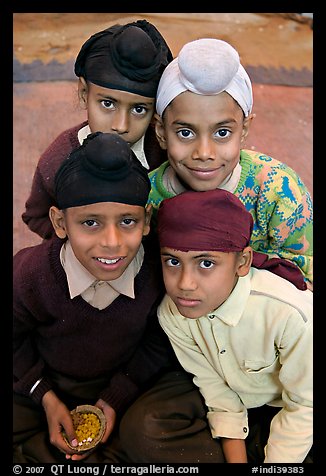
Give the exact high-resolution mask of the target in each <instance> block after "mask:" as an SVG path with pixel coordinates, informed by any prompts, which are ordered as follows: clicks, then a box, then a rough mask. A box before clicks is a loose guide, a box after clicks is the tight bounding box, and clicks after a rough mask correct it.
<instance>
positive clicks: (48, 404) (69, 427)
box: [42, 390, 78, 454]
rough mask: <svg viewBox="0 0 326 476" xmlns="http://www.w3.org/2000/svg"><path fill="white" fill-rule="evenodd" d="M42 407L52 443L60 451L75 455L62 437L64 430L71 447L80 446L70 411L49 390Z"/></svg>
mask: <svg viewBox="0 0 326 476" xmlns="http://www.w3.org/2000/svg"><path fill="white" fill-rule="evenodd" d="M42 405H43V408H44V410H45V413H46V418H47V421H48V427H49V436H50V442H51V443H52V445H54V446H56V447H57V448H58V449H59V450H60V451H62V452H64V453H67V452H69V453H71V454H73V450H71V449H70V448H69V447H68V445H67V444H66V442H65V441H64V439H63V436H62V430H64V431H65V433H66V435H67V438H68V440H69V442H70V444H71V446H77V445H78V441H77V438H76V433H75V430H74V426H73V423H72V418H71V415H70V411H69V410H68V408H67V407H66V405H65V404H64V403H63V402H62V401H61V400H60V399H59V398H58V397H57V396H56V394H55V393H54V392H53V390H49V391H48V392H47V393H46V394H45V395H44V396H43V399H42Z"/></svg>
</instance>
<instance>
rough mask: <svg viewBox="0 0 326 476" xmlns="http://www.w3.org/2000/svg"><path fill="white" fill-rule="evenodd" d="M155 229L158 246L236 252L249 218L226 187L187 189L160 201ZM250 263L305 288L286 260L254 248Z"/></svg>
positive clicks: (245, 238) (247, 234) (249, 224)
mask: <svg viewBox="0 0 326 476" xmlns="http://www.w3.org/2000/svg"><path fill="white" fill-rule="evenodd" d="M157 230H158V237H159V243H160V246H161V247H167V248H171V249H175V250H179V251H221V252H237V251H242V250H243V249H244V248H245V247H246V246H249V243H250V238H251V233H252V230H253V218H252V216H251V214H250V213H249V212H248V211H247V210H246V208H245V206H244V205H243V204H242V202H241V201H240V200H239V199H238V198H237V197H236V196H235V195H233V194H232V193H230V192H228V191H226V190H222V189H215V190H209V191H206V192H195V191H187V192H183V193H181V194H179V195H176V196H175V197H173V198H167V199H165V200H163V201H162V202H161V205H160V208H159V210H158V228H157ZM252 266H254V267H255V268H261V269H268V270H269V271H271V272H272V273H275V274H277V275H279V276H281V277H283V278H285V279H287V280H288V281H290V282H292V284H294V285H295V286H296V287H297V288H298V289H301V290H305V289H307V285H306V283H305V281H304V277H303V274H302V273H301V271H300V270H299V268H298V267H297V266H296V265H295V264H294V263H292V262H290V261H288V260H285V259H283V258H268V256H267V255H266V254H264V253H259V252H256V251H254V252H253V263H252Z"/></svg>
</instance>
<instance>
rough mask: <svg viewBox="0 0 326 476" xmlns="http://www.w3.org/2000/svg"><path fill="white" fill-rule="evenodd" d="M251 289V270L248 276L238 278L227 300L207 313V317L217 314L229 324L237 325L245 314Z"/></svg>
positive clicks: (216, 315)
mask: <svg viewBox="0 0 326 476" xmlns="http://www.w3.org/2000/svg"><path fill="white" fill-rule="evenodd" d="M250 291H251V273H250V272H249V273H248V274H247V275H246V276H240V277H239V278H238V282H237V284H236V285H235V287H234V289H233V291H232V292H231V294H230V296H229V297H228V298H227V300H226V301H225V302H224V303H223V304H222V305H221V306H219V307H218V308H217V309H215V310H214V311H213V312H210V313H209V314H207V316H206V317H209V318H212V316H215V317H218V318H219V319H221V321H223V322H224V323H225V324H227V325H229V326H232V327H234V326H236V325H237V324H238V323H239V321H240V319H241V316H242V315H243V312H244V310H245V307H246V304H247V299H248V297H249V295H250Z"/></svg>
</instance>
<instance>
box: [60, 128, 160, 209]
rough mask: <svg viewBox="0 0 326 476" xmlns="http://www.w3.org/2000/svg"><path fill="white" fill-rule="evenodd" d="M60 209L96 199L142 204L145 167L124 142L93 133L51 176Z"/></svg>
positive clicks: (145, 196)
mask: <svg viewBox="0 0 326 476" xmlns="http://www.w3.org/2000/svg"><path fill="white" fill-rule="evenodd" d="M54 183H55V197H56V201H57V204H58V207H59V208H60V209H65V208H71V207H78V206H82V205H89V204H91V203H98V202H118V203H126V204H128V205H139V206H145V205H146V203H147V199H148V194H149V191H150V187H151V185H150V180H149V178H148V174H147V170H146V169H145V167H143V166H142V165H141V163H140V162H139V160H138V159H137V157H136V155H135V154H134V152H133V151H132V150H131V149H130V146H129V145H128V144H127V142H126V141H124V140H123V139H121V137H119V136H118V135H116V134H108V133H103V132H95V133H93V134H90V135H89V136H88V137H87V138H86V139H85V140H84V142H83V144H82V145H81V146H80V147H78V148H77V149H74V150H73V151H72V152H71V154H70V155H69V157H68V158H67V159H66V160H65V161H64V162H63V163H62V164H61V166H60V168H59V169H58V171H57V173H56V175H55V182H54Z"/></svg>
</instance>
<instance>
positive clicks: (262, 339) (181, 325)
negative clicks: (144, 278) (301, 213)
mask: <svg viewBox="0 0 326 476" xmlns="http://www.w3.org/2000/svg"><path fill="white" fill-rule="evenodd" d="M312 296H313V295H312V293H311V291H309V290H307V291H299V290H298V289H297V288H295V286H294V285H292V284H291V283H289V282H288V281H286V280H284V279H282V278H280V277H278V276H276V275H275V274H272V273H270V272H269V271H266V270H258V269H255V268H251V270H250V273H249V274H248V275H247V276H245V277H241V278H239V280H238V283H237V285H236V286H235V288H234V290H233V291H232V293H231V295H230V296H229V298H228V299H227V300H226V301H225V302H224V303H223V304H222V305H221V306H220V307H219V308H218V309H216V310H215V311H213V312H211V313H209V314H207V315H206V316H202V317H200V318H198V319H188V318H185V317H183V316H182V315H181V314H180V313H179V312H178V309H177V307H176V306H175V304H174V303H173V301H172V300H171V299H170V298H169V297H168V296H165V298H164V299H163V301H162V303H161V305H160V306H159V310H158V316H159V321H160V324H161V326H162V328H163V329H164V331H165V332H166V334H167V335H168V337H169V339H170V341H171V344H172V346H173V348H174V351H175V353H176V355H177V357H178V359H179V361H180V363H181V364H182V366H183V367H184V368H185V370H187V371H188V372H190V373H192V374H194V383H195V384H196V385H197V386H198V387H199V389H200V391H201V393H202V395H203V396H204V398H205V402H206V405H207V407H208V413H207V417H208V421H209V425H210V428H211V432H212V436H213V437H214V438H216V437H226V438H239V439H244V438H246V436H247V435H248V431H249V428H248V419H247V410H246V409H247V408H253V407H259V406H261V405H264V404H269V405H272V406H280V407H283V408H282V410H281V411H280V412H279V413H278V414H277V415H276V416H275V417H274V419H273V421H272V423H271V431H270V436H269V440H268V443H267V445H266V448H265V461H264V462H265V463H301V462H302V461H303V460H304V458H305V456H306V455H307V453H308V451H309V449H310V447H311V445H312V427H313V409H312V406H313V404H312V401H313V396H312V363H313V362H312V359H313V357H312V307H313V305H312V304H313V301H312Z"/></svg>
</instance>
